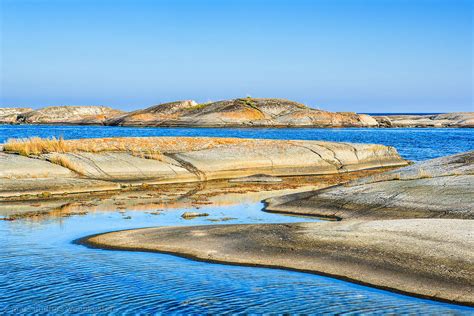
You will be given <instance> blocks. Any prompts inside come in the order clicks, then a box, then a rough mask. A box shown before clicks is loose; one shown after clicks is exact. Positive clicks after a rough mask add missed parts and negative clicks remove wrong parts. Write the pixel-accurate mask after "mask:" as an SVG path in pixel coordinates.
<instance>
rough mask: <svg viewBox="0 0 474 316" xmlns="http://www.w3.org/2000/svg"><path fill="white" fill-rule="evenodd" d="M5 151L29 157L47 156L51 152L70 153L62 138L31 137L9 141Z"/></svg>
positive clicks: (4, 147) (4, 148)
mask: <svg viewBox="0 0 474 316" xmlns="http://www.w3.org/2000/svg"><path fill="white" fill-rule="evenodd" d="M3 150H4V151H7V152H12V153H17V154H20V155H22V156H27V157H28V156H33V155H36V156H37V155H40V154H47V153H50V152H59V153H63V152H67V151H69V148H68V145H67V144H66V142H65V141H64V139H63V138H62V137H61V138H56V137H53V138H40V137H31V138H22V139H9V140H8V141H7V143H6V144H5V145H4V146H3Z"/></svg>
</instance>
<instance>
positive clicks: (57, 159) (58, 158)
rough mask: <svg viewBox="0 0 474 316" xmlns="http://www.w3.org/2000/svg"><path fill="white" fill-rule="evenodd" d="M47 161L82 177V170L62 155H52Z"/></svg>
mask: <svg viewBox="0 0 474 316" xmlns="http://www.w3.org/2000/svg"><path fill="white" fill-rule="evenodd" d="M48 160H49V161H50V162H52V163H54V164H57V165H60V166H62V167H64V168H68V169H70V170H72V171H74V172H76V173H78V174H80V175H84V170H83V169H82V168H81V167H80V166H78V165H77V164H75V163H74V162H72V161H71V160H70V159H69V158H68V157H66V156H64V155H57V154H56V155H52V156H51V157H49V159H48Z"/></svg>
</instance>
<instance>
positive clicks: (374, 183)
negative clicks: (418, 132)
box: [266, 151, 474, 219]
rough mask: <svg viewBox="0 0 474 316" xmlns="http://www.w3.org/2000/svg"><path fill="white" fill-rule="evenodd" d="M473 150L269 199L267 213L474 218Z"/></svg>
mask: <svg viewBox="0 0 474 316" xmlns="http://www.w3.org/2000/svg"><path fill="white" fill-rule="evenodd" d="M473 201H474V151H471V152H467V153H461V154H457V155H453V156H449V157H442V158H438V159H433V160H429V161H426V162H421V163H418V164H415V165H411V166H408V167H405V168H402V169H398V170H393V171H390V172H387V173H382V174H377V175H374V176H371V177H368V178H364V179H358V180H354V181H352V182H350V183H348V184H346V185H341V186H337V187H333V188H328V189H324V190H320V191H315V192H306V193H301V194H296V195H288V196H283V197H279V198H274V199H269V200H267V201H266V202H267V204H268V206H267V210H269V211H273V212H279V211H281V212H285V213H298V214H300V213H305V214H312V215H320V216H330V217H337V218H383V217H388V218H405V217H439V216H442V215H443V214H449V216H451V217H452V218H466V219H474V203H473Z"/></svg>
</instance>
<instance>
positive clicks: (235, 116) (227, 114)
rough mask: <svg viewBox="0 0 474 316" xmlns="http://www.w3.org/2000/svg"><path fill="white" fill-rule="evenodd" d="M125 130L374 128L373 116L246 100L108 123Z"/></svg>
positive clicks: (172, 107) (165, 109) (156, 109)
mask: <svg viewBox="0 0 474 316" xmlns="http://www.w3.org/2000/svg"><path fill="white" fill-rule="evenodd" d="M106 124H107V125H121V126H207V127H223V126H228V127H242V126H245V127H251V126H254V127H267V126H268V127H272V126H275V127H287V126H308V127H311V126H312V127H372V126H378V123H377V121H376V120H375V119H373V118H372V117H370V116H369V115H364V114H362V115H360V114H356V113H352V112H342V113H332V112H327V111H323V110H317V109H312V108H309V107H307V106H305V105H303V104H300V103H297V102H294V101H289V100H284V99H256V98H243V99H234V100H224V101H217V102H212V103H204V104H197V103H196V102H194V101H190V100H188V101H177V102H172V103H165V104H160V105H155V106H153V107H150V108H148V109H145V110H139V111H134V112H131V113H127V114H124V115H122V116H119V117H115V118H112V119H110V120H107V122H106Z"/></svg>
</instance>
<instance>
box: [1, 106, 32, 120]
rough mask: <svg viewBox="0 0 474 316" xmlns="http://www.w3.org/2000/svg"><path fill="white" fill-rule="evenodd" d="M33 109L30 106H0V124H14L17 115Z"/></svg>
mask: <svg viewBox="0 0 474 316" xmlns="http://www.w3.org/2000/svg"><path fill="white" fill-rule="evenodd" d="M30 111H33V109H31V108H0V124H14V123H17V121H18V115H20V114H24V113H27V112H30Z"/></svg>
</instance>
